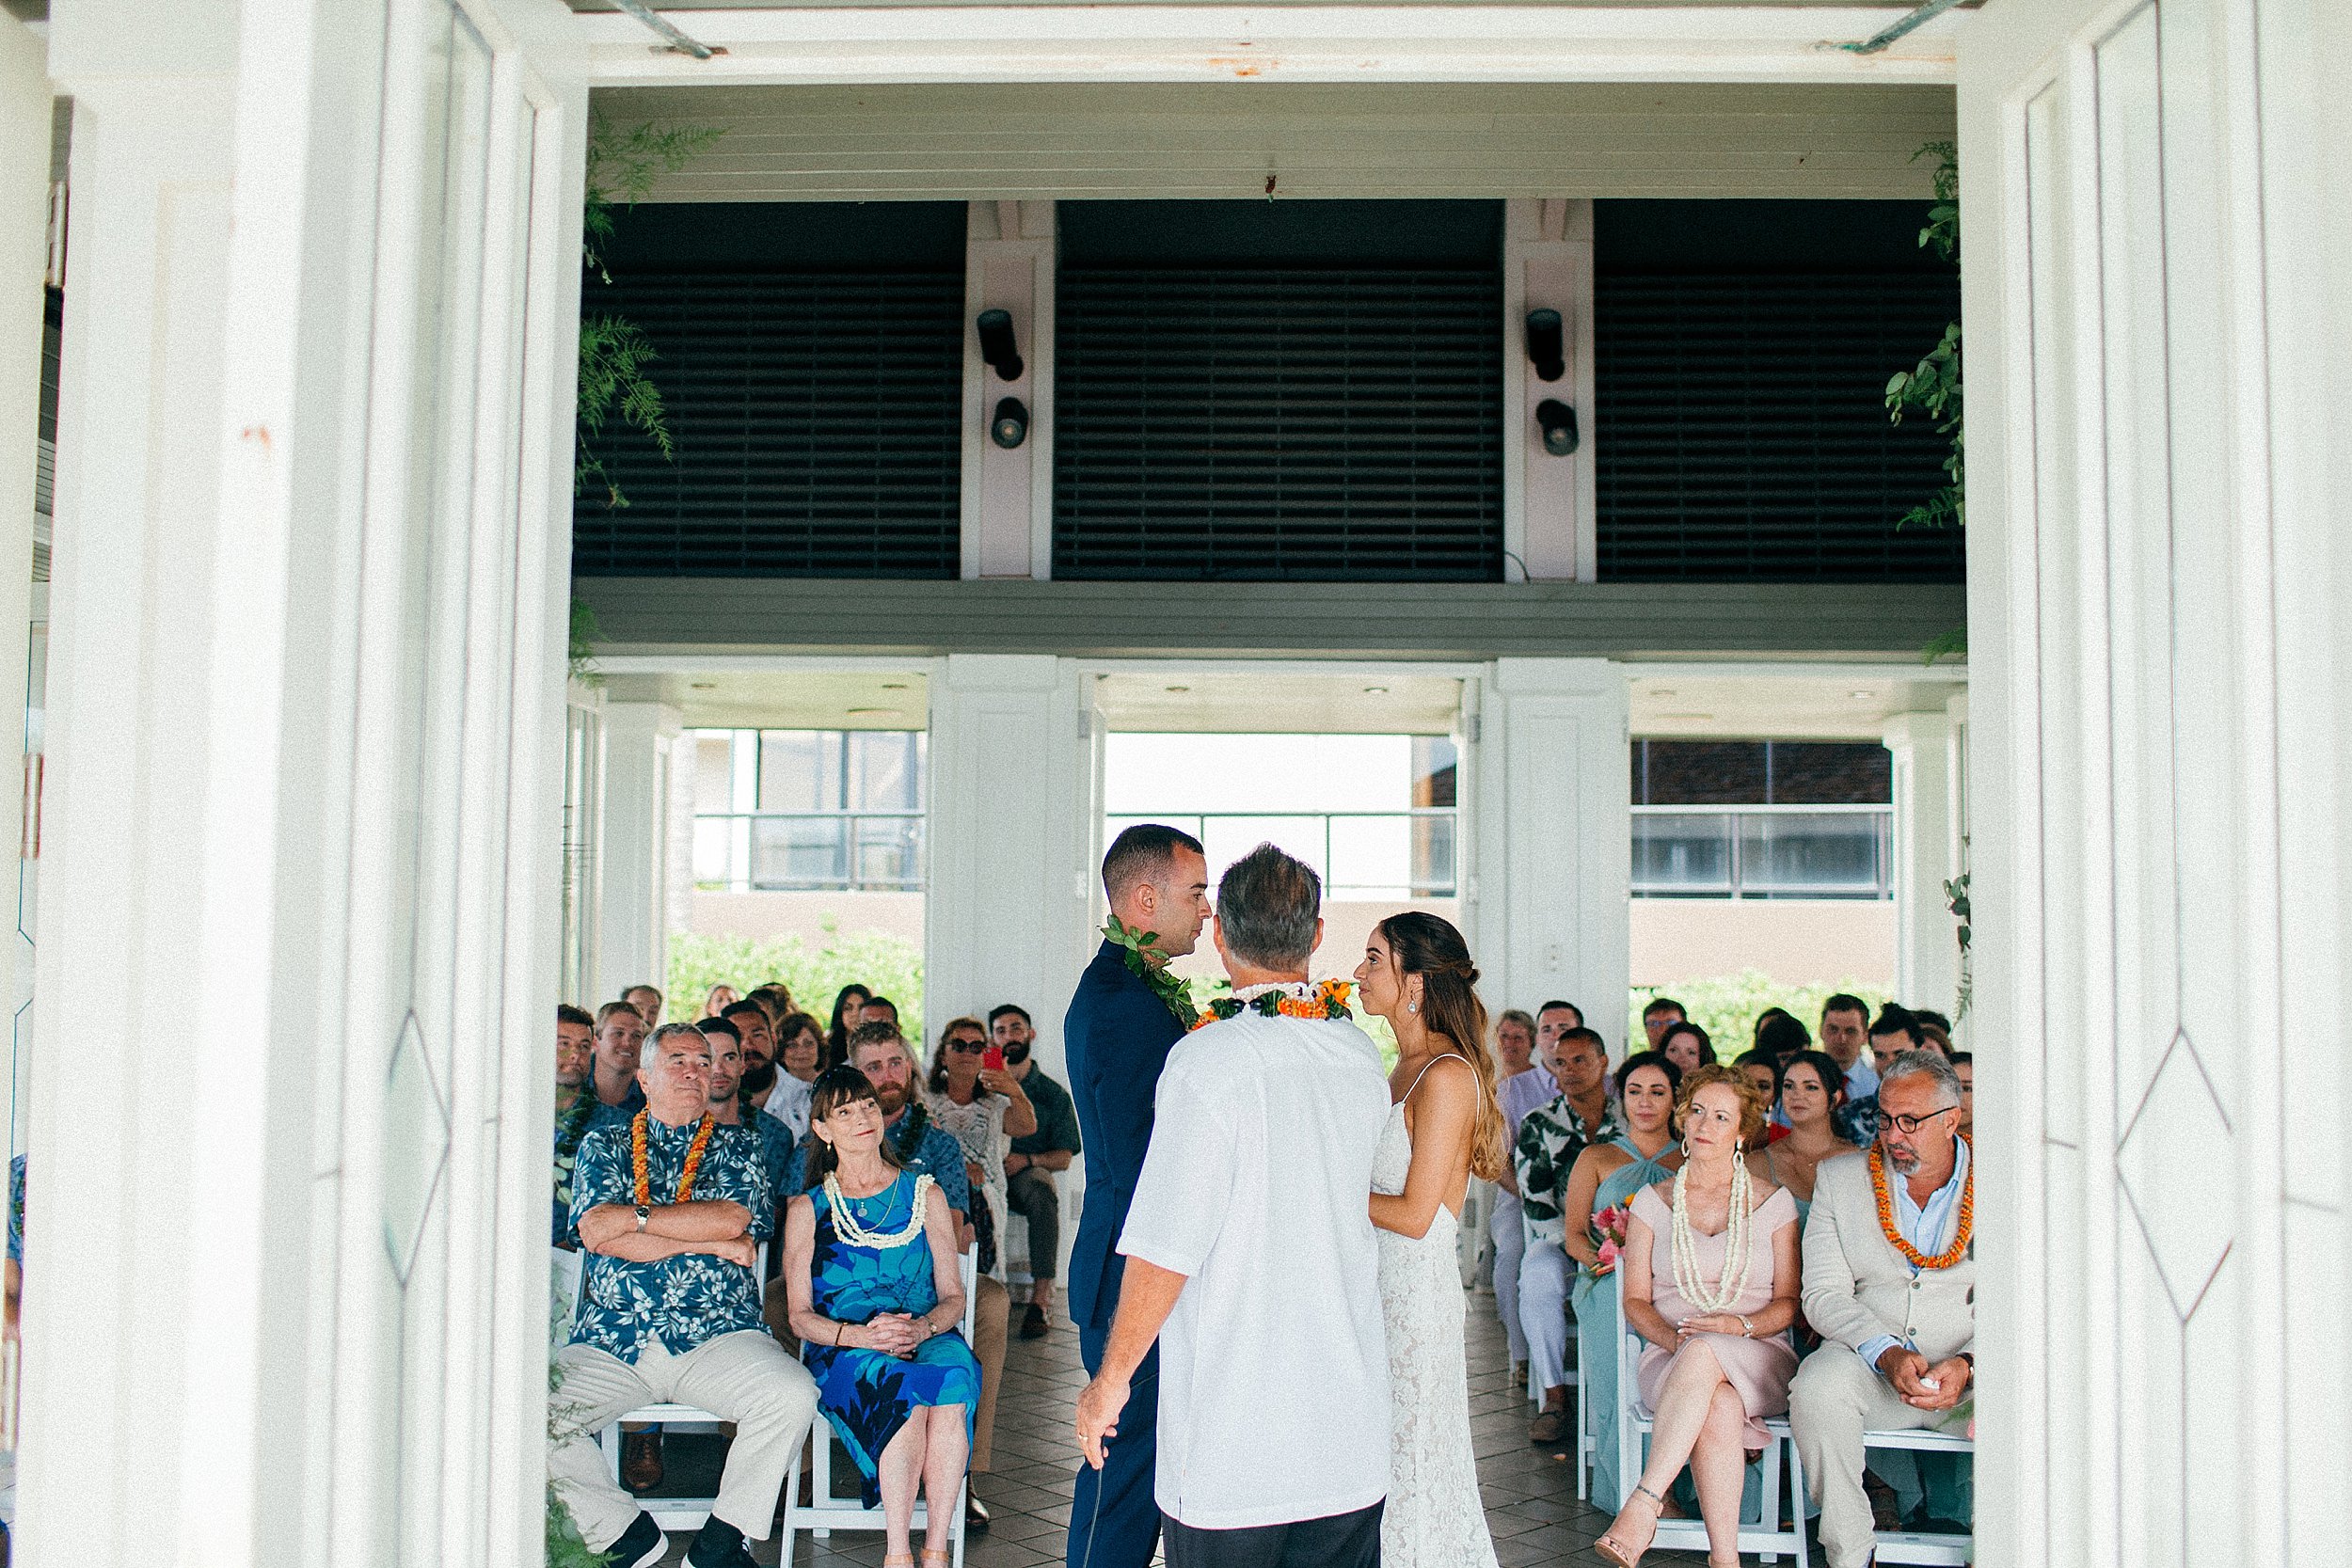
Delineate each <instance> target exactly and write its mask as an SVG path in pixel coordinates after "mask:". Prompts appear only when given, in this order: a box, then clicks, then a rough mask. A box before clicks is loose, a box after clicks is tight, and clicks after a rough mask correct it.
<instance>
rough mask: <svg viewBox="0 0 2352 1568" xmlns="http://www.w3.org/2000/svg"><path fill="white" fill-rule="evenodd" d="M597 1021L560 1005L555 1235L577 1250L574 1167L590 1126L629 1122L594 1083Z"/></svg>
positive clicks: (557, 1020)
mask: <svg viewBox="0 0 2352 1568" xmlns="http://www.w3.org/2000/svg"><path fill="white" fill-rule="evenodd" d="M595 1071H596V1020H595V1019H594V1018H592V1017H590V1016H589V1014H588V1012H587V1010H586V1009H585V1008H581V1007H575V1006H572V1005H571V1004H570V1003H568V1002H563V1003H558V1004H557V1005H556V1008H555V1209H554V1216H553V1219H554V1225H553V1230H552V1232H551V1235H550V1238H549V1239H550V1240H551V1241H552V1242H553V1243H554V1244H555V1245H557V1246H560V1247H564V1248H566V1249H574V1248H576V1247H577V1245H578V1243H576V1242H575V1241H574V1239H573V1236H572V1170H573V1167H574V1166H575V1165H577V1164H579V1161H580V1140H581V1139H582V1138H585V1137H586V1136H587V1135H588V1133H589V1130H590V1129H592V1128H595V1127H598V1126H601V1125H603V1124H604V1123H605V1122H607V1121H627V1120H628V1116H627V1115H626V1114H625V1113H624V1112H622V1111H621V1109H620V1108H619V1107H618V1106H612V1105H607V1104H605V1103H604V1101H601V1100H599V1099H597V1098H596V1089H595V1088H594V1087H593V1086H592V1085H591V1084H590V1078H591V1076H592V1075H593V1074H594V1073H595Z"/></svg>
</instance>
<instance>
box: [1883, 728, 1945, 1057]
mask: <svg viewBox="0 0 2352 1568" xmlns="http://www.w3.org/2000/svg"><path fill="white" fill-rule="evenodd" d="M1883 738H1884V739H1885V742H1886V749H1887V750H1888V751H1889V752H1893V753H1894V784H1895V795H1894V799H1895V814H1894V815H1895V832H1894V846H1893V854H1894V867H1893V869H1894V883H1895V995H1896V997H1897V999H1898V1000H1899V1001H1901V1002H1902V1003H1904V1004H1905V1005H1906V1006H1916V1007H1932V1008H1934V1009H1935V1010H1936V1011H1937V1012H1940V1013H1942V1014H1944V1015H1945V1016H1946V1017H1947V1018H1949V1017H1951V1016H1952V1015H1953V1014H1954V1012H1955V1011H1956V1009H1957V1008H1958V1006H1959V999H1960V937H1959V927H1958V924H1957V923H1956V922H1955V921H1954V920H1953V918H1952V911H1951V907H1950V902H1949V897H1948V895H1947V894H1946V892H1945V890H1944V884H1945V883H1947V882H1948V881H1950V880H1952V879H1954V878H1957V877H1958V876H1959V875H1960V815H1959V812H1958V810H1957V806H1958V802H1957V800H1956V799H1955V783H1956V778H1957V775H1956V773H1955V771H1954V768H1953V755H1952V721H1951V718H1950V716H1949V715H1948V714H1946V713H1902V714H1898V715H1896V716H1895V717H1894V718H1893V719H1890V720H1889V721H1887V724H1886V729H1885V731H1884V735H1883Z"/></svg>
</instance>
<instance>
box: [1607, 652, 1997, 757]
mask: <svg viewBox="0 0 2352 1568" xmlns="http://www.w3.org/2000/svg"><path fill="white" fill-rule="evenodd" d="M1966 689H1967V682H1966V681H1965V680H1964V679H1963V678H1961V677H1959V676H1958V675H1956V674H1934V673H1929V672H1927V671H1925V670H1921V669H1918V668H1916V667H1913V668H1908V669H1902V670H1888V669H1885V668H1883V667H1880V668H1860V669H1856V670H1854V671H1852V672H1850V673H1836V674H1826V675H1804V676H1783V675H1744V674H1743V675H1711V674H1707V673H1700V672H1696V671H1693V672H1692V673H1681V672H1678V671H1677V672H1670V673H1664V674H1656V675H1644V676H1641V677H1639V678H1637V679H1636V680H1635V681H1634V682H1633V693H1632V730H1633V733H1634V734H1635V735H1637V736H1690V737H1710V738H1725V739H1728V738H1745V739H1753V740H1875V739H1877V738H1879V736H1881V735H1882V734H1883V732H1884V730H1885V728H1886V721H1888V720H1889V719H1892V718H1894V717H1895V716H1896V715H1898V714H1903V713H1940V712H1942V711H1944V706H1945V704H1946V703H1947V702H1948V701H1950V699H1951V698H1952V697H1953V696H1955V695H1957V694H1958V693H1960V692H1962V691H1964V690H1966Z"/></svg>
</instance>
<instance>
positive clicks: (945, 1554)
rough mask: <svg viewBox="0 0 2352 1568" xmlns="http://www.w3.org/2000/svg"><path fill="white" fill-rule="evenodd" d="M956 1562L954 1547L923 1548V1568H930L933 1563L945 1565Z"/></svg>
mask: <svg viewBox="0 0 2352 1568" xmlns="http://www.w3.org/2000/svg"><path fill="white" fill-rule="evenodd" d="M954 1560H956V1553H955V1548H953V1547H952V1546H926V1547H924V1548H923V1568H930V1565H931V1563H932V1562H934V1561H937V1562H940V1563H943V1564H945V1563H949V1562H953V1561H954Z"/></svg>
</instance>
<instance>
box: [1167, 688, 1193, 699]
mask: <svg viewBox="0 0 2352 1568" xmlns="http://www.w3.org/2000/svg"><path fill="white" fill-rule="evenodd" d="M1168 689H1169V690H1170V691H1173V692H1174V693H1176V695H1178V696H1180V697H1181V696H1183V695H1184V693H1185V692H1187V691H1190V690H1191V689H1192V688H1191V687H1189V686H1171V687H1169V688H1168Z"/></svg>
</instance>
